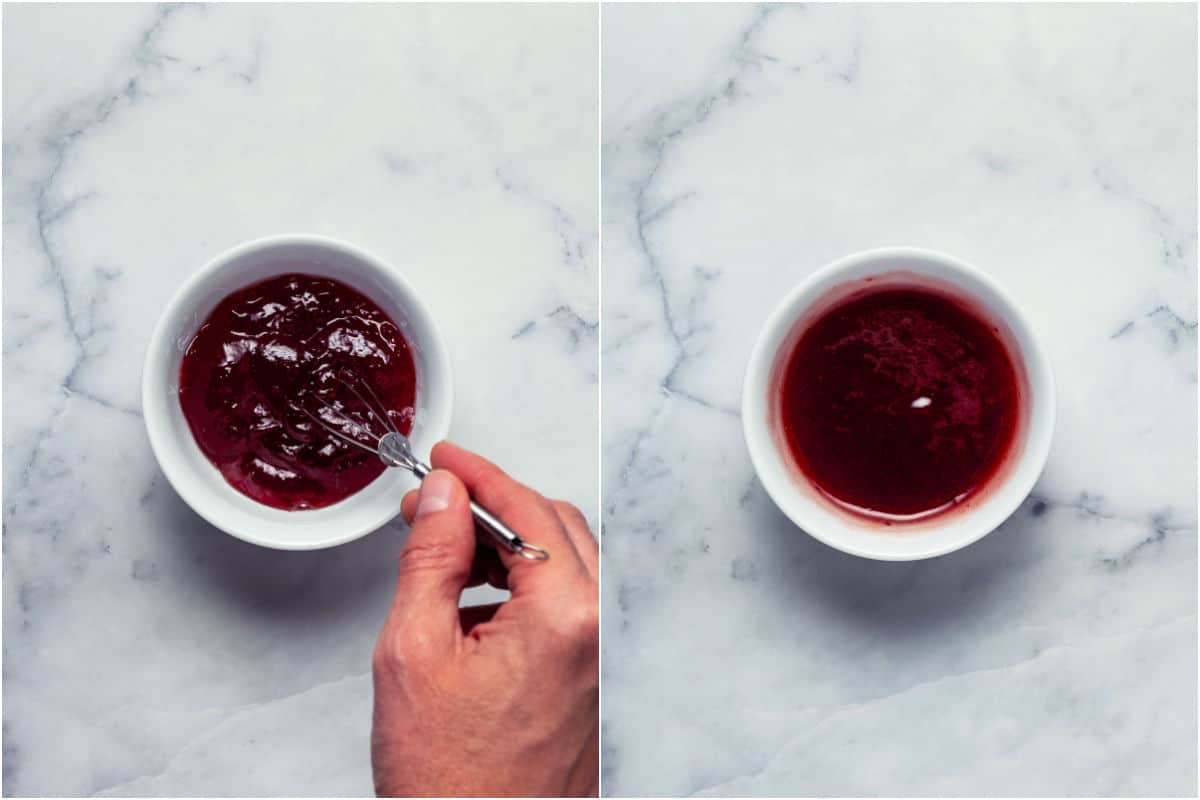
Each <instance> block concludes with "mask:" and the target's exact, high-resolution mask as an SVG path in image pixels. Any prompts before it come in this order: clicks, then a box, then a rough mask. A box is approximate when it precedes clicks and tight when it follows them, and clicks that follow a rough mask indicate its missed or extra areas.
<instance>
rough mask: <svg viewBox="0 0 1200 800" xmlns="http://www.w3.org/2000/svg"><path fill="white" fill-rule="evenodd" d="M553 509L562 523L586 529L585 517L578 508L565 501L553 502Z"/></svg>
mask: <svg viewBox="0 0 1200 800" xmlns="http://www.w3.org/2000/svg"><path fill="white" fill-rule="evenodd" d="M554 508H555V510H556V511H558V514H559V516H560V517H562V518H563V521H564V522H570V523H574V524H576V525H580V526H582V527H584V528H587V527H588V524H587V517H585V516H583V512H582V511H580V510H579V507H578V506H576V505H574V504H572V503H568V502H567V501H566V500H555V501H554Z"/></svg>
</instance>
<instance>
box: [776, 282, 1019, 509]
mask: <svg viewBox="0 0 1200 800" xmlns="http://www.w3.org/2000/svg"><path fill="white" fill-rule="evenodd" d="M778 402H779V403H780V419H781V422H782V428H783V434H784V438H785V440H786V442H787V445H788V449H789V450H790V451H791V454H792V457H793V458H794V459H795V462H796V464H797V466H798V467H799V468H800V470H801V471H802V472H803V473H804V474H805V475H806V476H807V477H808V479H809V480H810V481H811V482H812V483H813V484H815V485H816V486H817V487H818V488H819V489H820V490H821V491H822V492H823V493H824V494H826V495H827V496H828V497H830V498H831V499H832V500H833V501H835V502H836V503H838V504H839V505H841V506H843V507H845V508H847V509H848V510H850V511H852V512H855V513H858V514H865V515H867V516H873V517H882V518H884V519H915V518H920V517H925V516H929V515H932V514H936V513H939V512H942V511H946V510H948V509H950V508H952V507H954V506H956V505H957V504H959V503H962V502H963V501H965V500H966V499H967V498H969V497H971V496H972V495H973V494H975V493H977V492H978V491H979V490H980V489H981V488H982V487H983V486H984V485H985V484H987V482H988V481H989V479H990V478H991V477H992V476H993V475H994V474H996V472H997V470H998V468H999V466H1000V465H1001V464H1002V463H1004V461H1005V460H1006V456H1007V454H1008V453H1009V451H1010V449H1011V448H1012V447H1013V441H1014V439H1015V433H1016V429H1017V421H1018V413H1019V403H1020V396H1019V390H1018V380H1017V373H1016V371H1015V369H1014V367H1013V361H1012V359H1011V358H1010V356H1009V352H1008V350H1007V349H1006V347H1005V345H1004V343H1003V342H1002V341H1001V340H1000V338H999V336H998V332H997V329H996V328H995V327H993V326H992V325H990V324H989V323H987V322H985V321H984V320H983V319H980V318H979V317H978V316H976V315H975V314H974V313H973V312H972V311H970V310H969V309H968V308H967V306H966V305H965V304H964V303H960V302H958V301H957V300H955V299H953V298H951V297H949V296H945V295H942V294H939V293H935V292H931V291H926V290H923V289H917V288H907V287H904V288H899V287H893V288H882V287H881V288H878V289H875V290H866V291H865V292H858V293H855V294H854V295H852V296H851V297H850V298H848V299H846V300H845V301H843V302H841V303H839V304H837V305H834V306H833V307H831V308H830V309H829V310H827V311H825V312H824V313H822V314H820V316H818V317H817V318H816V319H815V320H814V321H812V322H811V323H810V324H808V326H807V327H806V329H805V330H804V331H803V333H802V334H801V335H800V337H799V339H798V340H797V341H796V344H795V347H794V348H793V350H792V352H791V354H790V355H789V356H788V359H787V361H786V363H785V364H784V370H783V376H782V389H781V396H780V397H779V400H778Z"/></svg>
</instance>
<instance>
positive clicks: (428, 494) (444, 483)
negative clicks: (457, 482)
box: [417, 469, 454, 517]
mask: <svg viewBox="0 0 1200 800" xmlns="http://www.w3.org/2000/svg"><path fill="white" fill-rule="evenodd" d="M453 494H454V479H453V478H452V477H451V476H450V473H448V472H445V471H443V470H440V469H435V470H434V471H433V472H431V473H429V474H428V475H426V476H425V480H424V481H422V482H421V496H420V498H419V499H418V500H417V516H418V517H421V516H424V515H425V514H432V513H433V512H435V511H445V510H446V509H447V508H449V507H450V497H451V496H452V495H453Z"/></svg>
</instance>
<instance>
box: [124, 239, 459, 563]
mask: <svg viewBox="0 0 1200 800" xmlns="http://www.w3.org/2000/svg"><path fill="white" fill-rule="evenodd" d="M288 272H303V273H307V274H311V275H321V276H325V277H329V278H336V279H337V280H339V281H342V282H343V283H346V284H348V285H349V286H351V287H353V288H355V289H357V290H358V291H360V292H362V293H363V294H364V295H366V296H367V297H369V298H371V299H372V300H373V301H375V303H377V304H378V305H379V307H380V308H381V309H382V310H383V311H384V312H385V313H386V314H387V315H388V316H389V317H391V319H392V320H394V321H395V322H396V323H397V325H399V326H400V329H401V331H402V332H403V334H404V338H405V339H407V340H408V343H409V345H410V346H411V347H412V352H413V361H414V364H415V367H416V373H417V396H416V414H415V418H414V421H413V429H412V433H411V434H410V438H411V440H412V443H413V449H414V451H415V452H416V453H418V454H424V455H428V453H429V451H430V449H431V448H432V447H433V445H434V444H435V443H437V442H438V441H439V440H441V439H444V438H445V437H446V434H447V432H448V431H449V428H450V410H451V408H452V406H453V382H452V380H451V375H450V359H449V356H448V355H447V352H446V347H445V345H444V344H443V342H442V337H441V335H440V334H439V333H438V330H437V328H436V326H435V325H434V323H433V317H432V316H431V315H430V313H429V311H428V309H426V307H425V304H424V303H423V302H422V301H421V298H420V297H419V296H418V295H417V293H416V291H415V290H414V289H413V288H412V286H411V285H409V283H408V281H406V280H405V279H404V277H403V276H402V275H401V274H400V273H399V272H398V271H397V270H396V269H395V268H394V267H392V266H391V265H390V264H388V263H386V262H385V261H383V260H381V259H379V258H377V257H376V256H373V255H371V254H370V253H367V252H365V251H363V250H360V249H358V248H357V247H354V246H352V245H349V244H346V243H345V242H339V241H337V240H334V239H328V238H324V237H321V236H301V235H285V236H271V237H268V238H265V239H257V240H255V241H252V242H247V243H245V244H242V245H239V246H237V247H235V248H233V249H232V250H229V251H227V252H225V253H222V254H221V255H219V256H217V257H216V258H214V259H213V260H212V261H210V262H208V264H206V265H204V267H202V268H201V269H200V271H198V272H196V273H195V274H194V275H192V276H191V277H190V278H188V280H187V281H186V282H185V283H184V284H183V286H181V287H180V289H179V291H178V292H176V294H175V296H174V297H173V298H172V299H171V302H170V303H168V304H167V308H166V310H165V311H164V312H163V314H162V318H161V319H159V321H158V325H157V326H156V327H155V329H154V333H153V335H152V336H151V338H150V347H149V349H148V350H147V352H146V364H145V367H144V369H143V371H142V410H143V413H144V416H145V421H146V432H147V433H148V434H149V436H150V446H151V448H152V449H153V450H154V455H155V457H156V458H157V459H158V463H159V466H160V467H161V468H162V471H163V473H164V474H165V475H166V476H167V480H169V481H170V482H171V486H173V487H174V489H175V491H176V492H178V493H179V496H180V497H182V498H183V499H184V501H185V502H186V503H187V504H188V505H189V506H191V507H192V509H193V510H195V512H196V513H197V514H199V515H200V516H202V517H204V519H206V520H208V521H209V522H211V523H212V524H213V525H215V526H217V527H218V528H220V529H221V530H223V531H225V532H226V533H229V534H232V535H233V536H236V537H238V538H239V539H244V540H245V541H247V542H252V543H254V544H258V545H262V546H264V547H273V548H277V549H281V550H313V549H317V548H321V547H332V546H333V545H337V544H342V543H343V542H348V541H351V540H353V539H357V538H359V537H360V536H364V535H366V534H368V533H370V532H371V531H373V530H375V529H377V528H379V527H380V526H382V525H383V524H384V523H386V522H387V521H388V520H390V519H391V518H392V517H394V516H395V515H396V514H397V513H398V512H399V510H400V498H401V497H403V495H404V492H405V491H407V490H408V489H411V488H413V487H414V486H416V481H415V480H414V479H413V478H412V477H411V476H410V475H409V474H408V473H406V472H404V471H403V470H400V469H389V470H386V471H385V472H384V473H383V474H382V475H380V476H379V477H378V478H376V479H375V480H374V481H372V482H371V483H370V484H368V485H367V486H366V487H364V488H363V489H362V490H360V491H359V492H357V493H355V494H353V495H351V496H350V497H348V498H346V499H345V500H342V501H341V502H339V503H335V504H333V505H331V506H327V507H325V508H320V509H314V510H306V511H283V510H280V509H276V508H271V507H269V506H265V505H262V504H261V503H258V502H255V501H254V500H251V499H250V498H249V497H246V496H245V495H243V494H242V493H240V492H238V491H237V490H236V489H234V488H233V487H232V486H230V485H229V484H228V483H226V482H225V479H224V478H223V477H222V476H221V474H220V472H218V471H217V469H216V467H214V466H213V465H212V464H211V463H210V462H209V461H208V459H207V458H205V456H204V454H203V453H202V452H201V451H200V448H199V447H198V446H197V445H196V441H195V439H193V438H192V432H191V429H190V428H189V427H188V424H187V420H186V419H184V416H183V409H182V408H181V407H180V404H179V396H178V394H179V369H180V364H181V362H182V359H183V354H184V352H185V351H186V349H187V347H188V344H189V343H190V342H191V339H192V337H193V336H194V335H195V333H196V330H197V329H198V328H199V327H200V325H201V324H202V323H203V322H204V320H205V319H206V318H207V317H208V315H209V314H210V313H211V312H212V310H213V308H215V307H216V305H217V304H218V303H219V302H220V301H221V300H223V299H224V298H225V297H226V296H227V295H229V294H230V293H231V292H234V291H236V290H238V289H241V288H243V287H245V286H248V285H250V284H252V283H256V282H258V281H261V280H265V279H267V278H269V277H271V276H273V275H280V274H284V273H288Z"/></svg>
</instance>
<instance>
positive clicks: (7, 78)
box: [3, 4, 599, 795]
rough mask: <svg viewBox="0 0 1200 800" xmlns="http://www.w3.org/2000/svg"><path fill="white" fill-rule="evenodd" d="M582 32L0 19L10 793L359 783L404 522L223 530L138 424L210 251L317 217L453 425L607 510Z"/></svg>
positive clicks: (500, 18) (301, 12)
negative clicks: (344, 531) (354, 260)
mask: <svg viewBox="0 0 1200 800" xmlns="http://www.w3.org/2000/svg"><path fill="white" fill-rule="evenodd" d="M597 25H598V14H597V10H596V8H595V6H544V5H523V6H519V7H515V6H514V7H509V8H501V7H496V6H492V7H482V6H478V7H466V6H438V7H429V6H407V5H406V6H397V5H375V4H363V5H345V6H331V5H329V4H325V5H302V6H283V5H269V4H267V5H253V6H230V5H216V6H207V7H206V6H182V5H172V6H169V7H156V6H149V5H109V6H96V5H89V6H83V5H61V6H54V5H36V6H31V5H25V6H21V5H18V6H8V7H6V8H5V9H4V250H3V255H4V304H3V305H4V316H3V323H4V361H3V369H4V395H5V402H4V501H5V502H4V783H3V788H4V792H5V794H8V795H14V794H16V795H29V794H35V795H78V794H84V795H88V794H109V795H229V794H234V795H263V794H267V795H310V794H311V795H360V794H368V793H370V792H371V789H372V787H371V776H370V769H369V763H368V752H367V734H368V729H369V714H370V697H371V693H370V677H369V674H368V672H369V660H370V653H371V649H372V646H373V640H374V636H375V634H376V632H377V630H378V627H379V625H380V623H381V621H382V617H383V614H384V612H385V610H386V607H387V604H388V602H389V600H390V596H391V593H392V590H393V587H394V576H395V557H396V554H397V552H398V550H399V547H400V545H401V542H402V540H403V532H404V531H403V524H402V523H399V522H397V523H395V524H393V525H392V526H390V527H389V528H387V529H385V530H383V531H380V532H378V533H376V534H374V535H371V536H369V537H367V538H365V539H363V540H360V541H358V542H356V543H353V544H351V545H347V546H344V547H340V548H336V549H334V550H329V551H323V552H310V553H282V552H274V551H269V550H263V549H259V548H257V547H254V546H251V545H247V544H243V543H241V542H239V541H237V540H234V539H232V538H230V537H228V536H226V535H224V534H222V533H220V532H219V531H217V530H215V529H214V528H211V527H209V526H208V525H207V524H205V523H204V522H202V521H201V520H200V519H199V518H198V517H197V516H196V515H195V514H194V513H192V512H191V510H190V509H189V508H188V507H187V506H185V505H184V504H183V503H182V501H180V499H179V498H178V497H177V496H176V495H175V494H174V493H173V491H172V490H171V488H170V487H169V486H168V485H167V484H166V482H165V480H164V479H163V478H162V476H161V474H160V472H159V470H158V468H157V465H156V464H155V461H154V458H153V456H152V454H151V452H150V448H149V445H148V442H147V439H146V435H145V432H144V428H143V425H142V420H141V418H140V412H139V404H140V394H139V387H140V373H141V366H142V357H143V354H144V352H145V347H146V343H147V337H148V335H149V333H150V331H151V328H152V326H153V325H154V323H155V321H156V319H157V317H158V314H159V311H160V310H161V308H162V307H163V305H164V304H165V302H166V301H167V299H168V298H169V297H170V296H171V294H172V293H173V292H174V291H175V289H176V288H177V287H178V286H179V284H180V283H181V282H182V281H183V280H184V278H185V277H187V276H188V275H189V274H190V273H191V272H192V271H193V270H195V269H197V268H198V267H199V266H200V265H201V264H203V263H204V262H205V261H207V260H208V259H209V258H211V257H212V256H214V255H216V254H217V253H219V252H220V251H222V250H224V249H226V248H227V247H230V246H232V245H234V244H237V243H239V242H241V241H244V240H247V239H251V238H255V237H259V236H263V235H267V234H271V233H280V232H313V233H320V234H325V235H330V236H335V237H338V238H343V239H346V240H349V241H351V242H354V243H356V244H358V245H360V246H362V247H365V248H367V249H369V250H372V251H374V252H376V253H378V254H379V255H380V256H382V257H384V258H385V259H387V260H389V261H391V262H392V263H394V264H396V265H397V266H398V267H400V268H401V269H402V270H403V271H404V272H405V274H406V275H407V276H408V277H409V278H410V280H411V281H412V282H413V283H414V284H415V285H416V286H417V288H418V290H419V291H420V292H421V293H422V294H423V295H424V296H425V298H426V299H427V300H428V302H429V304H430V306H431V308H432V309H433V310H434V313H435V316H436V318H437V319H438V320H439V321H440V324H441V326H442V331H443V333H444V334H445V337H446V339H447V343H448V345H449V348H450V351H451V357H452V360H453V363H454V369H455V376H456V389H457V391H456V397H455V402H456V407H455V409H454V420H453V423H452V431H451V435H452V436H453V437H454V438H455V439H456V440H457V441H459V442H460V443H462V444H464V445H466V446H468V447H471V448H474V449H477V450H479V451H481V452H483V453H485V454H487V455H488V456H490V457H491V458H493V459H495V460H496V461H498V462H500V463H501V464H502V465H504V466H506V467H508V468H509V469H510V470H511V471H512V472H513V473H514V474H515V475H517V476H518V477H519V478H521V479H523V480H526V481H528V482H530V483H532V484H534V485H536V486H537V487H538V488H539V489H541V490H542V491H544V492H545V493H547V494H549V495H553V496H559V497H563V498H566V499H569V500H571V501H572V502H574V503H576V504H577V505H579V506H581V507H582V509H583V510H584V511H585V513H586V514H588V516H589V517H590V518H591V519H592V520H593V521H595V520H596V519H597V517H598V512H599V506H598V500H597V493H596V485H597V477H598V475H597V472H598V467H597V462H598V459H597V448H598V442H597V436H596V418H597V414H598V409H597V405H598V396H597V390H596V385H597V380H598V365H597V362H596V348H597V341H598V335H597V334H598V317H599V304H598V296H597V294H598V293H597V289H596V286H597V280H598V274H597V270H598V260H597V254H598V248H599V235H598V231H597V222H596V220H597V216H598V214H597V211H598V209H597V206H598V195H597V167H596V151H597V147H598V132H597V129H596V106H597V91H598V89H597V86H598V75H597V70H598V64H597V57H596V50H597ZM535 366H536V371H535ZM535 375H537V376H541V375H549V376H552V378H553V381H552V384H553V391H552V392H548V391H547V390H546V387H547V381H546V380H537V379H535V377H534V376H535ZM398 500H399V498H397V501H398Z"/></svg>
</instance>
